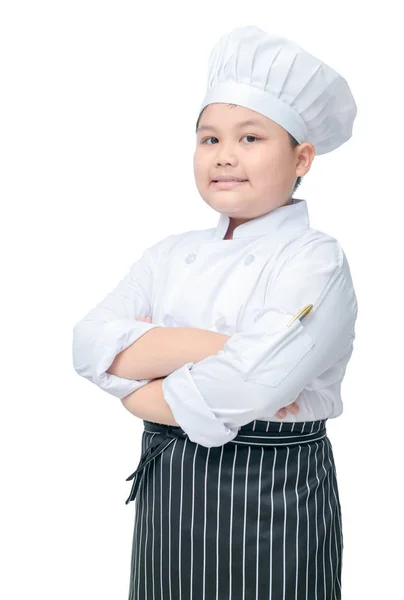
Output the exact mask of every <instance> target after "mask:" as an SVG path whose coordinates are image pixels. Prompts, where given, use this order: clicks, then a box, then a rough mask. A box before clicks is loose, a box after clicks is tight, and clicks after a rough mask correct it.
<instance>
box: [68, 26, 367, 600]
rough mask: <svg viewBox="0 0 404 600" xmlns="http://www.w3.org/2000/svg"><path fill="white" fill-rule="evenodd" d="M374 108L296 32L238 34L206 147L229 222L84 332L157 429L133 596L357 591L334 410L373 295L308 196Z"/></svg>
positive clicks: (228, 46)
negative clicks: (319, 158)
mask: <svg viewBox="0 0 404 600" xmlns="http://www.w3.org/2000/svg"><path fill="white" fill-rule="evenodd" d="M355 117H356V104H355V101H354V99H353V96H352V93H351V91H350V88H349V86H348V84H347V82H346V80H345V79H344V78H343V77H342V76H341V75H340V74H338V73H337V72H336V71H335V70H334V69H332V68H331V67H330V66H328V65H326V64H325V63H324V62H323V61H321V60H320V59H318V58H316V57H315V56H313V55H311V54H309V53H308V52H307V51H305V50H304V49H303V48H301V47H300V46H299V45H298V44H296V43H295V42H292V41H290V40H288V39H286V38H284V37H280V36H277V35H273V34H268V33H266V32H265V31H263V30H261V29H260V28H258V27H255V26H246V27H238V28H235V29H234V30H232V31H231V32H230V33H228V34H226V35H224V36H222V37H221V38H220V39H219V41H218V42H217V43H216V44H215V46H214V48H213V50H212V52H211V55H210V58H209V68H208V83H207V90H206V94H205V97H204V99H203V102H202V105H201V106H200V109H199V115H198V121H197V128H196V149H195V155H194V174H195V181H196V185H197V188H198V191H199V193H200V195H201V197H202V199H203V200H204V201H205V202H206V203H207V204H208V205H209V206H210V207H211V208H212V209H213V210H215V211H216V212H217V213H219V217H218V221H217V224H216V226H215V227H213V228H211V229H202V230H192V231H186V232H182V233H179V234H172V235H168V236H167V237H165V238H164V239H162V240H160V241H158V242H157V243H155V244H154V245H153V246H151V247H149V248H147V249H146V250H145V251H144V253H143V255H142V256H141V257H140V258H139V259H138V260H137V261H136V262H135V263H133V264H132V267H131V269H130V272H129V273H128V274H127V275H126V276H125V277H124V278H123V279H122V280H121V281H120V282H119V283H118V285H117V286H116V287H115V289H113V290H112V291H111V292H110V293H109V294H107V296H106V297H105V298H104V299H103V300H102V301H101V302H99V303H98V304H97V306H95V307H94V308H92V309H91V310H90V311H89V312H88V313H87V314H86V315H85V316H84V317H83V319H81V320H80V321H79V322H78V323H77V324H76V325H75V327H74V337H73V363H74V368H75V370H76V371H77V373H78V374H80V375H81V376H83V377H85V378H87V379H88V380H89V381H91V382H92V383H94V384H96V385H98V386H99V387H100V388H101V389H103V390H104V391H106V392H107V393H109V394H111V395H113V396H115V397H117V398H120V399H121V400H122V402H123V403H124V405H125V406H126V407H127V408H128V410H130V411H131V412H133V414H135V415H137V416H138V417H140V418H143V422H144V432H143V437H142V456H141V459H140V463H139V465H138V467H137V469H136V470H135V471H134V473H132V475H130V476H129V477H128V480H129V481H130V480H133V483H132V489H131V493H130V495H129V498H128V499H127V501H126V503H128V502H130V501H132V500H135V499H136V504H137V510H136V521H135V530H134V534H133V549H132V560H131V573H130V590H129V599H132V600H133V599H135V598H136V599H140V598H142V599H144V600H149V599H150V600H151V599H152V598H155V596H156V594H160V596H159V597H163V596H164V597H165V596H167V597H169V594H170V595H171V597H173V598H180V597H183V598H193V600H199V599H201V600H202V599H205V598H209V599H211V598H217V599H220V600H221V599H222V598H229V599H232V600H236V599H237V600H238V599H240V600H241V599H247V598H254V599H255V598H258V599H261V598H270V597H272V598H273V599H274V600H275V599H276V600H277V599H281V598H283V599H289V598H293V599H296V600H299V599H302V600H303V598H304V599H307V598H317V599H320V598H322V599H329V600H331V599H332V600H338V599H340V598H341V571H342V550H343V536H342V521H341V507H340V501H339V494H338V485H337V479H336V469H335V463H334V457H333V452H332V446H331V442H330V440H329V438H328V435H327V431H326V421H327V419H329V418H336V417H338V416H340V415H341V413H342V410H343V404H342V398H341V383H342V380H343V378H344V375H345V371H346V368H347V364H348V361H349V359H350V357H351V355H352V351H353V341H354V338H355V322H356V317H357V308H358V306H357V299H356V295H355V291H354V286H353V282H352V278H351V273H350V269H349V265H348V261H347V258H346V256H345V253H344V251H343V249H342V247H341V245H340V244H339V242H338V240H336V239H335V238H334V237H332V236H330V235H328V234H326V233H324V232H322V231H319V230H316V229H313V228H312V227H310V223H309V215H308V207H307V202H306V201H305V200H303V199H297V198H295V197H293V193H294V191H295V190H296V188H297V186H298V185H299V183H300V181H301V178H302V177H303V176H304V175H305V174H306V173H308V171H309V170H310V167H311V164H312V161H313V160H314V157H315V156H316V155H320V154H326V153H328V152H331V151H332V150H335V149H336V148H338V147H339V146H341V145H342V144H343V143H345V142H346V141H347V140H349V139H350V137H351V135H352V127H353V122H354V120H355ZM148 315H150V318H147V316H148ZM146 334H147V335H146ZM296 399H298V400H296ZM292 403H297V404H298V412H297V413H293V412H288V413H287V415H286V417H285V418H282V417H281V416H277V413H278V412H279V411H280V410H281V409H282V408H283V407H286V406H289V405H291V404H292ZM207 549H209V551H207Z"/></svg>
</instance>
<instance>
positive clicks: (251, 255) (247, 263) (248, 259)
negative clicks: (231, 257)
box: [244, 254, 255, 265]
mask: <svg viewBox="0 0 404 600" xmlns="http://www.w3.org/2000/svg"><path fill="white" fill-rule="evenodd" d="M253 260H255V256H254V254H249V255H248V256H247V257H246V259H245V260H244V264H245V265H249V264H250V263H252V262H253Z"/></svg>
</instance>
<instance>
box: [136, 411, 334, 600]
mask: <svg viewBox="0 0 404 600" xmlns="http://www.w3.org/2000/svg"><path fill="white" fill-rule="evenodd" d="M326 421H327V419H324V420H319V421H306V422H296V423H290V422H280V423H279V422H272V421H260V420H255V421H252V422H251V423H248V424H247V425H243V426H242V427H240V430H239V433H238V435H237V437H235V438H234V439H233V440H232V441H230V442H228V443H226V444H224V445H223V446H219V447H213V448H206V447H205V446H202V445H200V444H196V443H194V442H191V441H190V440H189V438H188V436H187V435H186V434H185V432H184V431H183V430H182V429H181V427H174V426H171V425H161V424H158V423H154V422H151V421H145V420H144V421H143V423H144V432H143V435H142V456H141V459H140V463H139V466H138V468H137V469H136V471H135V472H134V473H132V475H130V476H129V477H128V478H127V481H130V480H132V479H133V484H132V489H131V492H130V494H129V497H128V499H127V500H126V504H128V503H129V502H131V501H132V500H135V499H136V503H135V504H136V512H135V525H134V533H133V543H132V555H131V565H130V584H129V600H264V599H265V600H340V598H341V568H342V550H343V536H342V522H341V506H340V502H339V494H338V486H337V478H336V470H335V464H334V457H333V451H332V445H331V442H330V440H329V438H328V436H327V432H326Z"/></svg>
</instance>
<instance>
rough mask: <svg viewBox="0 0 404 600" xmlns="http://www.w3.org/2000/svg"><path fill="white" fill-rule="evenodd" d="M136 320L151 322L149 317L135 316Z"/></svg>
mask: <svg viewBox="0 0 404 600" xmlns="http://www.w3.org/2000/svg"><path fill="white" fill-rule="evenodd" d="M136 321H146V323H151V322H152V320H151V317H137V318H136Z"/></svg>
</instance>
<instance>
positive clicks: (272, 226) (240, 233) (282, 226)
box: [213, 198, 310, 241]
mask: <svg viewBox="0 0 404 600" xmlns="http://www.w3.org/2000/svg"><path fill="white" fill-rule="evenodd" d="M229 223H230V218H229V217H228V216H227V215H223V214H222V213H220V216H219V221H218V223H217V226H216V228H215V229H214V230H213V240H216V241H218V240H223V238H224V236H225V235H226V231H227V228H228V226H229ZM309 226H310V220H309V213H308V209H307V202H306V200H303V199H299V198H292V203H291V204H286V205H285V206H279V207H278V208H274V209H273V210H271V211H269V212H268V213H265V214H264V215H261V216H259V217H255V218H254V219H250V220H249V221H247V222H246V223H243V224H242V225H239V226H238V227H236V228H235V230H234V232H233V239H239V238H252V237H261V236H271V235H274V234H275V233H276V234H277V235H278V234H279V232H280V230H282V231H289V230H294V229H301V228H303V227H309Z"/></svg>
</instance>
